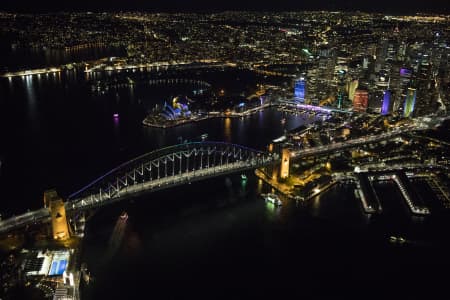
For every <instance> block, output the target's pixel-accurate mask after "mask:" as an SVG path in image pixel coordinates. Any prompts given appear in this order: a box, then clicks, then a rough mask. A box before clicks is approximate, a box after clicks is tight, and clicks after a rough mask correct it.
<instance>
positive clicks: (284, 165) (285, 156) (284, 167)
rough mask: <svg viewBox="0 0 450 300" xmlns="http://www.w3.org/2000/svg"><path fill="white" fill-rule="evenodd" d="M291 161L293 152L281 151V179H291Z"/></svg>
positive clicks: (285, 149) (284, 149)
mask: <svg viewBox="0 0 450 300" xmlns="http://www.w3.org/2000/svg"><path fill="white" fill-rule="evenodd" d="M290 159H291V151H289V149H288V148H282V149H281V165H280V178H281V179H286V178H288V177H289V164H290Z"/></svg>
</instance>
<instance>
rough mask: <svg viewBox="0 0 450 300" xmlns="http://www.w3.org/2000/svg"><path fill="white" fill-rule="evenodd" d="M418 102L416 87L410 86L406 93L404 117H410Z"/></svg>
mask: <svg viewBox="0 0 450 300" xmlns="http://www.w3.org/2000/svg"><path fill="white" fill-rule="evenodd" d="M415 104H416V89H413V88H408V92H407V93H406V99H405V106H404V108H403V117H405V118H408V117H409V116H411V114H412V112H413V111H414V106H415Z"/></svg>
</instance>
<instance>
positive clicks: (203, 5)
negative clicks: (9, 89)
mask: <svg viewBox="0 0 450 300" xmlns="http://www.w3.org/2000/svg"><path fill="white" fill-rule="evenodd" d="M317 9H319V10H320V9H324V10H347V11H348V10H351V11H353V10H362V11H369V12H372V11H375V12H386V13H415V12H433V13H450V2H449V0H370V1H367V0H309V1H304V0H271V1H267V0H222V1H217V0H209V1H207V0H78V1H74V0H59V1H56V0H1V1H0V10H9V11H22V12H46V11H61V10H77V11H86V10H91V11H118V10H143V11H174V12H176V11H199V12H208V11H222V10H264V11H280V10H317Z"/></svg>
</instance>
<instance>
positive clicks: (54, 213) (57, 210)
mask: <svg viewBox="0 0 450 300" xmlns="http://www.w3.org/2000/svg"><path fill="white" fill-rule="evenodd" d="M44 206H45V207H46V208H48V209H49V211H50V216H51V220H52V233H53V239H55V240H66V239H68V238H69V237H70V235H69V226H68V225H67V218H66V208H65V206H64V201H63V200H62V199H61V197H59V196H58V194H57V193H56V191H55V190H49V191H45V192H44Z"/></svg>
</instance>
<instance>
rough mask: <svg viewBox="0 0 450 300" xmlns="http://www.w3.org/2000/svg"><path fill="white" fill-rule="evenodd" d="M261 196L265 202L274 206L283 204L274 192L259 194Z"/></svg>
mask: <svg viewBox="0 0 450 300" xmlns="http://www.w3.org/2000/svg"><path fill="white" fill-rule="evenodd" d="M261 196H262V197H263V198H264V200H266V202H269V203H272V204H274V205H275V206H281V205H283V202H281V200H280V198H279V197H278V196H277V195H276V194H272V193H268V194H261Z"/></svg>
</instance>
